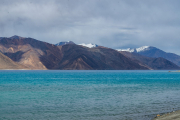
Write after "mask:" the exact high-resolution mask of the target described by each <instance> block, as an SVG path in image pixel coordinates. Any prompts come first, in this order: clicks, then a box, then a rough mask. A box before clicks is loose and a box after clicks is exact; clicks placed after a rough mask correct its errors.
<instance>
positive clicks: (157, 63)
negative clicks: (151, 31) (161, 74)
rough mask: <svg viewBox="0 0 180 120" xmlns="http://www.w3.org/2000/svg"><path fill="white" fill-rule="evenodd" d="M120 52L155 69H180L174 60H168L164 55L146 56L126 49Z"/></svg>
mask: <svg viewBox="0 0 180 120" xmlns="http://www.w3.org/2000/svg"><path fill="white" fill-rule="evenodd" d="M120 53H122V54H123V55H125V56H126V57H129V58H131V59H132V60H134V61H137V62H138V63H139V64H141V65H144V66H146V67H148V68H149V69H154V70H178V69H180V67H179V66H177V65H176V64H174V63H173V62H171V61H169V60H166V59H165V58H162V57H158V58H152V57H146V56H143V55H140V54H138V53H135V52H132V53H131V52H126V51H120Z"/></svg>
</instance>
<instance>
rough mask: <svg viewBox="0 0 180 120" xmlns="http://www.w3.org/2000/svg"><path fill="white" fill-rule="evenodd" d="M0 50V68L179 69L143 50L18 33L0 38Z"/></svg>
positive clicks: (170, 62)
mask: <svg viewBox="0 0 180 120" xmlns="http://www.w3.org/2000/svg"><path fill="white" fill-rule="evenodd" d="M0 52H1V54H0V66H1V67H0V69H41V70H46V69H51V70H52V69H56V70H148V69H158V70H161V69H163V70H165V69H180V67H179V66H178V65H176V64H174V63H173V62H172V61H170V60H167V59H166V58H163V57H160V58H159V57H156V58H153V57H149V56H146V53H143V52H145V51H143V52H142V53H141V54H139V53H138V52H137V51H136V52H127V51H122V50H119V51H118V50H115V49H111V48H107V47H103V46H99V45H96V44H79V45H77V44H75V43H74V42H72V41H68V42H60V43H58V44H55V45H54V44H50V43H47V42H43V41H39V40H36V39H33V38H24V37H20V36H12V37H10V38H7V37H0ZM143 54H145V55H143ZM156 54H157V53H156ZM147 55H148V54H147Z"/></svg>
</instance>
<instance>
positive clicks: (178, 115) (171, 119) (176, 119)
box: [153, 110, 180, 120]
mask: <svg viewBox="0 0 180 120" xmlns="http://www.w3.org/2000/svg"><path fill="white" fill-rule="evenodd" d="M153 120H180V110H178V111H173V112H171V113H167V114H164V115H161V116H160V115H157V117H156V118H154V119H153Z"/></svg>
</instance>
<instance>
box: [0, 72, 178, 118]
mask: <svg viewBox="0 0 180 120" xmlns="http://www.w3.org/2000/svg"><path fill="white" fill-rule="evenodd" d="M179 105H180V73H175V72H173V73H169V72H168V71H113V70H112V71H98V70H94V71H61V70H59V71H58V70H57V71H50V70H47V71H36V70H35V71H21V70H20V71H11V70H10V71H5V70H4V71H0V120H32V119H34V120H58V119H59V120H72V119H73V120H131V119H132V120H148V119H149V120H150V119H152V118H153V117H154V116H155V115H156V114H159V113H164V112H170V111H173V110H178V109H180V106H179Z"/></svg>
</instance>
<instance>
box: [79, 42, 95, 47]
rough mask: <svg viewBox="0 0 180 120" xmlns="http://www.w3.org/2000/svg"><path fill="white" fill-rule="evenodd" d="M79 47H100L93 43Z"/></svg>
mask: <svg viewBox="0 0 180 120" xmlns="http://www.w3.org/2000/svg"><path fill="white" fill-rule="evenodd" d="M79 45H82V46H85V47H88V48H93V47H98V45H96V44H92V43H89V44H85V43H82V44H79Z"/></svg>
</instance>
